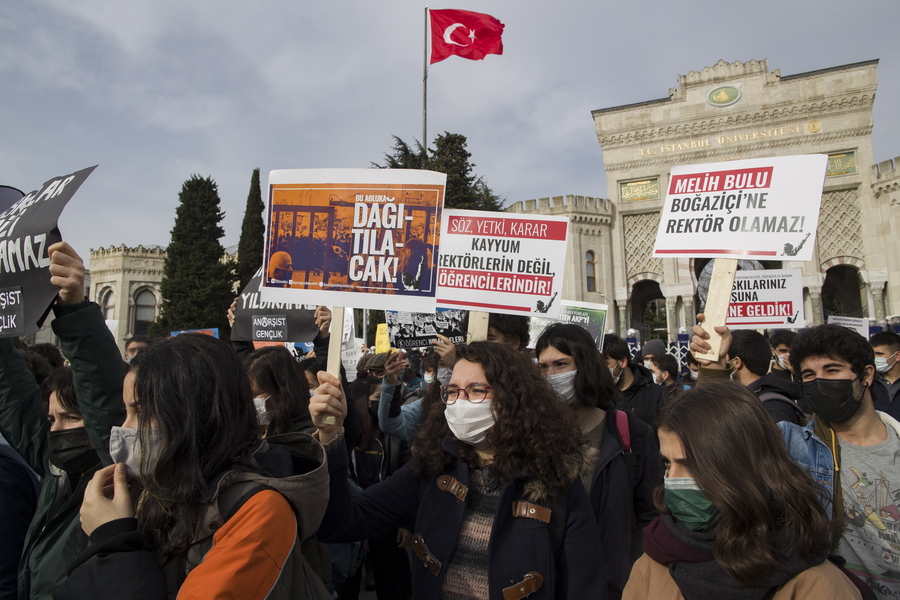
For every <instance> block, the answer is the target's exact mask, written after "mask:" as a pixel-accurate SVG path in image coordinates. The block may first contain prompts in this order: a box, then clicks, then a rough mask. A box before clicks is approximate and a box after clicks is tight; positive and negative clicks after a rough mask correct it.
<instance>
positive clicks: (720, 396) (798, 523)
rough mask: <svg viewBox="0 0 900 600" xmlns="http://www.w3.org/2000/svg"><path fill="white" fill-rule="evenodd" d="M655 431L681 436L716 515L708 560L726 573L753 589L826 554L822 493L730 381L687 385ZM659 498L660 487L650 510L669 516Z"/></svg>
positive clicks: (758, 407)
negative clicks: (787, 566) (794, 561)
mask: <svg viewBox="0 0 900 600" xmlns="http://www.w3.org/2000/svg"><path fill="white" fill-rule="evenodd" d="M657 427H658V429H659V430H660V431H667V432H671V433H674V434H676V435H677V436H678V437H679V438H680V439H681V443H682V445H683V446H684V458H685V462H684V465H685V466H686V467H687V468H688V469H689V470H690V472H691V474H692V475H693V477H694V479H695V480H696V482H697V485H698V486H699V487H700V489H701V490H702V491H703V492H704V493H705V494H706V496H707V497H708V498H709V500H710V501H711V502H712V503H713V505H714V506H715V507H716V508H718V509H719V511H720V514H719V516H718V517H716V520H715V522H714V530H715V533H716V541H715V545H714V549H713V556H714V557H715V560H716V562H717V563H719V565H720V566H721V567H722V568H723V569H725V571H726V572H727V573H728V574H729V575H731V576H732V577H734V578H735V579H736V580H738V581H740V582H741V583H743V584H746V585H754V584H758V583H760V582H761V581H763V580H764V579H765V578H766V576H767V575H769V574H771V573H772V572H774V571H776V570H778V569H779V568H780V566H781V565H782V564H783V563H784V560H785V558H787V557H789V556H793V555H796V554H799V555H800V556H801V557H803V558H808V557H810V556H814V555H820V554H826V553H827V552H828V550H829V549H830V547H831V534H832V526H831V524H830V521H829V518H828V515H827V513H826V511H825V508H824V507H823V504H822V501H823V500H825V493H824V491H823V489H822V487H821V486H819V485H818V484H817V483H816V482H815V481H814V480H813V479H812V478H811V477H810V476H809V475H808V474H807V473H806V471H804V470H803V468H802V467H800V465H798V464H797V463H796V462H795V461H794V459H792V458H791V456H790V454H788V452H787V450H786V449H785V446H784V442H783V441H782V437H781V434H780V433H779V431H778V428H777V427H776V426H775V423H774V421H773V420H772V417H771V416H769V413H767V412H766V410H765V409H764V408H763V405H762V402H760V400H759V398H758V397H756V395H754V394H753V393H752V392H750V391H749V390H747V389H746V388H744V387H743V386H740V385H737V384H735V383H730V382H724V383H714V384H712V385H709V386H705V387H701V388H692V389H691V390H689V391H687V392H685V393H684V394H682V395H681V396H679V397H677V398H675V399H674V400H672V401H671V402H669V403H668V404H666V405H664V406H663V408H662V409H661V410H660V412H659V415H658V416H657ZM664 498H665V494H664V490H663V484H662V483H660V484H659V485H658V486H657V488H656V490H655V493H654V500H655V502H656V507H657V508H658V509H659V511H660V512H662V513H664V514H671V512H670V511H669V509H668V507H666V505H665V501H664Z"/></svg>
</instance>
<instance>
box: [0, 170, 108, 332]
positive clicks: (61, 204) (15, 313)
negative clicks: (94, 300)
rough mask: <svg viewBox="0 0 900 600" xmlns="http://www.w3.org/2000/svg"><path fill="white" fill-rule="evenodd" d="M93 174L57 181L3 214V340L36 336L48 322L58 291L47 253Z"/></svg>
mask: <svg viewBox="0 0 900 600" xmlns="http://www.w3.org/2000/svg"><path fill="white" fill-rule="evenodd" d="M95 168H96V166H94V167H90V168H87V169H82V170H81V171H77V172H75V173H71V174H69V175H62V176H60V177H54V178H53V179H50V180H49V181H47V182H45V183H44V185H43V186H41V187H40V189H37V190H34V191H33V192H31V193H29V194H27V195H25V196H23V197H21V198H19V199H18V200H15V202H13V204H12V205H11V206H9V208H7V209H6V210H4V211H3V212H2V213H0V294H3V295H4V297H5V302H3V303H0V337H12V336H18V335H27V334H30V333H34V332H36V331H37V330H38V329H40V326H41V323H43V322H44V317H46V316H47V312H48V311H49V310H50V305H51V304H52V303H53V300H54V299H55V298H56V294H57V292H58V291H59V290H58V289H57V288H56V287H55V286H54V285H53V284H51V283H50V258H49V257H48V256H47V249H48V248H49V247H50V246H51V245H53V244H55V243H56V242H58V241H60V240H61V239H62V237H61V235H60V232H59V228H58V226H57V221H58V220H59V216H60V215H61V214H62V211H63V209H64V208H65V206H66V203H68V202H69V200H70V199H71V198H72V195H73V194H75V191H76V190H77V189H78V188H79V187H80V186H81V184H82V183H84V180H85V179H87V177H88V175H90V174H91V172H92V171H93V170H94V169H95Z"/></svg>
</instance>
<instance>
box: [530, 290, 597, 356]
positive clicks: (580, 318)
mask: <svg viewBox="0 0 900 600" xmlns="http://www.w3.org/2000/svg"><path fill="white" fill-rule="evenodd" d="M608 312H609V307H608V306H607V305H606V304H594V303H593V302H575V301H573V300H563V301H562V304H560V307H559V316H558V317H556V318H555V319H549V318H547V317H543V316H541V317H531V322H530V323H529V336H528V337H529V338H530V339H531V341H530V342H529V344H528V347H529V348H534V345H535V343H536V342H537V339H538V338H539V337H541V334H542V333H543V332H544V329H546V328H547V326H548V325H552V324H553V323H571V324H573V325H580V326H581V327H584V328H585V329H586V330H587V332H588V333H590V334H591V337H592V338H594V343H595V344H597V350H601V351H602V350H603V336H604V335H605V334H606V315H607V313H608Z"/></svg>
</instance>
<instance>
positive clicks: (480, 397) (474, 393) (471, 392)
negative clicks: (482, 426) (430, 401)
mask: <svg viewBox="0 0 900 600" xmlns="http://www.w3.org/2000/svg"><path fill="white" fill-rule="evenodd" d="M490 391H491V386H489V385H488V384H486V383H470V384H469V385H467V386H466V387H464V388H461V387H457V386H455V385H442V386H441V402H443V403H444V404H453V403H454V402H456V400H457V399H458V398H459V396H460V394H462V397H463V398H465V399H466V400H468V401H469V402H471V403H473V404H478V403H479V402H482V401H484V399H485V398H486V397H487V395H488V392H490Z"/></svg>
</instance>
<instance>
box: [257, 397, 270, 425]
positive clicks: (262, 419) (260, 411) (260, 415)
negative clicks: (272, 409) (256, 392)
mask: <svg viewBox="0 0 900 600" xmlns="http://www.w3.org/2000/svg"><path fill="white" fill-rule="evenodd" d="M268 399H269V397H268V396H258V397H256V398H254V399H253V405H254V406H255V407H256V417H257V419H259V424H260V425H268V424H269V421H270V420H271V415H270V414H269V412H268V411H267V410H266V400H268Z"/></svg>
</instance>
